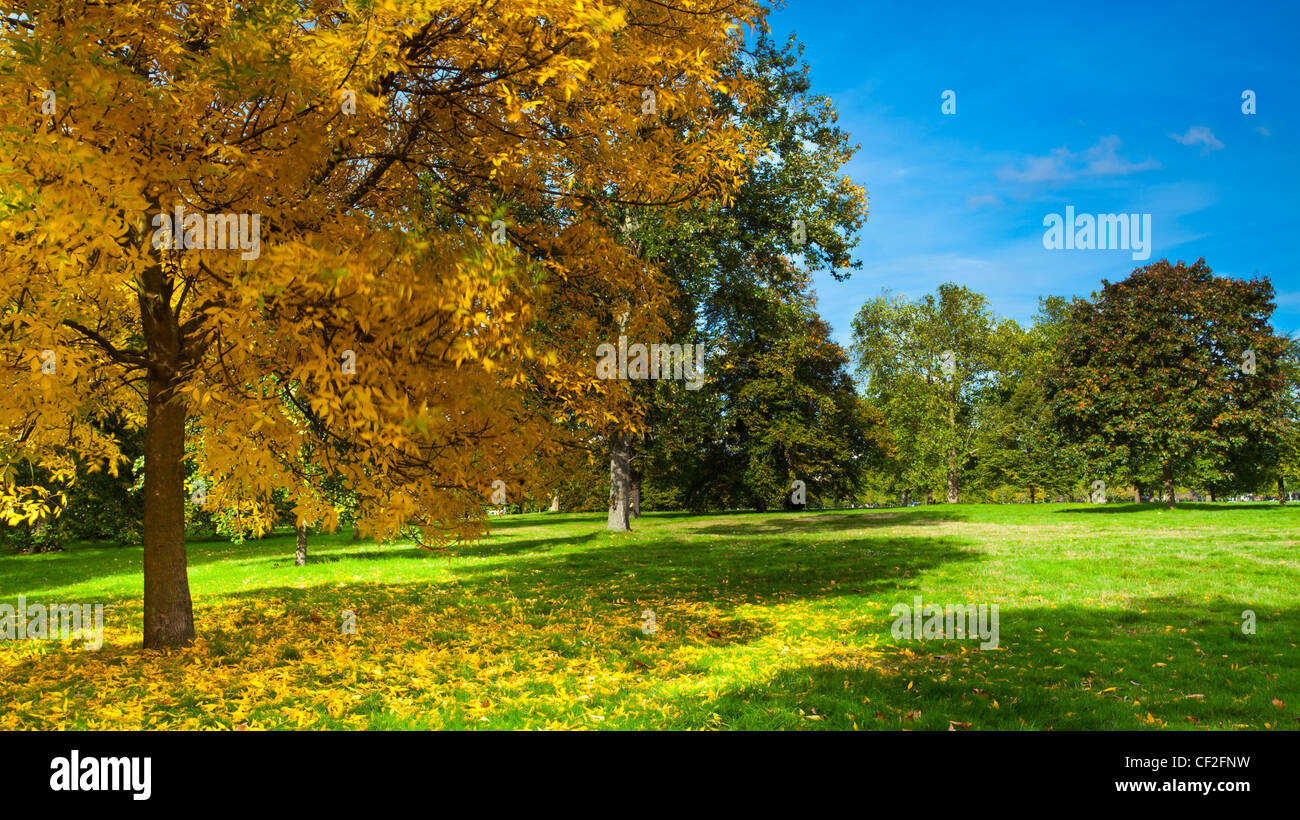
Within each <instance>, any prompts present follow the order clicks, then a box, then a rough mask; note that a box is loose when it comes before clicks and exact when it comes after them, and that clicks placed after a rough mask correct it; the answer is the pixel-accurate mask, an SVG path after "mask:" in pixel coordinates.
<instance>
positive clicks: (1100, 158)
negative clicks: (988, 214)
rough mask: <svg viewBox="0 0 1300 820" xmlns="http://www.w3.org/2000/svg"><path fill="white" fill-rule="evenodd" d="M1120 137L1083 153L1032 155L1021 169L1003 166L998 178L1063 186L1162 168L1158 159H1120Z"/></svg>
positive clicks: (1058, 150) (1062, 150) (1063, 150)
mask: <svg viewBox="0 0 1300 820" xmlns="http://www.w3.org/2000/svg"><path fill="white" fill-rule="evenodd" d="M1120 144H1121V140H1120V138H1119V137H1117V136H1114V135H1111V136H1109V137H1102V138H1101V139H1099V140H1097V143H1096V144H1095V145H1093V146H1092V147H1091V148H1089V149H1087V150H1086V151H1083V152H1081V153H1076V152H1074V151H1071V150H1070V149H1069V148H1067V147H1061V148H1056V149H1053V150H1052V152H1051V153H1049V154H1048V155H1046V156H1029V157H1026V158H1025V159H1024V161H1023V162H1022V163H1021V166H1020V167H1019V168H1017V167H1013V166H1006V167H1003V168H1002V169H1000V170H999V171H998V177H999V178H1000V179H1003V180H1012V181H1015V182H1036V183H1062V182H1069V181H1071V180H1074V179H1078V178H1080V177H1117V176H1127V175H1128V174H1135V173H1137V172H1139V171H1148V170H1152V169H1155V168H1159V167H1160V163H1159V162H1157V161H1156V160H1154V159H1145V160H1142V161H1141V162H1133V161H1132V160H1129V159H1126V158H1124V157H1122V156H1120V153H1119V147H1120Z"/></svg>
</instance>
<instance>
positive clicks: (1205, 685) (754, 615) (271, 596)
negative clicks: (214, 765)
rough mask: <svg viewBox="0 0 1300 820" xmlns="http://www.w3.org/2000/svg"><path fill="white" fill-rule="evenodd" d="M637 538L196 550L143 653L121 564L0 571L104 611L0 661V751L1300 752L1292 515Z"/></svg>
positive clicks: (794, 527)
mask: <svg viewBox="0 0 1300 820" xmlns="http://www.w3.org/2000/svg"><path fill="white" fill-rule="evenodd" d="M634 526H635V527H636V531H635V532H633V533H626V534H613V533H607V532H605V531H604V516H603V515H581V514H576V515H566V514H536V515H524V516H513V517H510V518H507V519H504V520H497V521H495V522H494V527H495V534H494V536H493V537H492V538H490V539H488V540H485V541H484V542H482V543H480V544H477V545H474V546H471V547H466V548H462V549H461V550H459V551H458V552H457V553H456V554H454V555H452V556H450V557H448V556H438V555H433V554H430V553H426V552H423V551H421V550H418V549H414V548H410V547H404V546H383V547H381V546H376V545H374V544H367V543H356V542H352V541H350V540H349V539H348V538H347V537H346V536H344V535H337V536H331V535H313V536H312V537H311V543H310V558H309V562H308V564H307V566H305V567H296V566H294V563H293V538H292V536H291V535H290V534H284V535H278V536H276V537H271V538H267V539H265V540H263V541H259V542H251V543H247V544H242V545H236V544H229V543H225V542H222V541H208V542H197V543H192V544H191V545H190V582H191V589H192V591H193V595H194V600H195V610H196V619H197V622H198V630H199V634H200V638H199V641H198V643H197V644H196V646H195V647H193V648H191V649H186V650H172V651H167V652H144V651H142V650H140V649H139V645H140V632H139V629H140V626H139V623H140V613H141V604H140V590H141V579H140V574H139V570H140V563H141V552H140V549H139V548H138V547H137V548H130V547H118V546H113V545H104V544H81V545H74V546H73V547H71V548H70V549H68V551H66V552H63V553H56V554H52V555H32V556H16V555H6V556H4V557H0V602H7V603H13V602H14V599H15V598H16V596H18V595H20V594H22V595H25V596H26V597H27V599H28V602H29V603H32V602H45V601H50V602H103V603H105V604H108V605H109V606H110V607H111V608H110V610H109V611H108V614H107V617H106V629H105V645H104V647H103V648H102V649H100V650H98V651H90V650H86V649H84V648H82V647H81V645H80V643H79V642H73V641H65V642H59V641H5V642H0V679H3V681H4V684H3V687H0V729H46V728H116V729H137V728H228V729H229V728H234V729H245V728H249V729H257V728H366V729H426V728H436V729H442V728H488V729H506V728H511V729H513V728H530V729H531V728H600V729H699V728H721V729H855V728H857V729H933V730H947V729H949V728H957V729H967V728H969V729H971V730H979V729H1147V728H1157V729H1159V728H1164V729H1179V728H1214V729H1237V728H1249V729H1297V728H1300V651H1298V650H1297V641H1298V640H1300V558H1298V557H1297V545H1298V544H1300V509H1297V508H1295V507H1294V506H1289V507H1278V506H1276V505H1267V504H1218V505H1211V504H1186V505H1182V506H1180V507H1179V508H1178V509H1176V510H1173V511H1166V510H1164V509H1163V507H1160V506H1158V505H1135V504H1110V505H1106V506H1087V505H1071V504H1040V505H1032V506H1027V505H1005V506H1003V505H944V506H937V507H919V508H908V509H894V510H857V511H842V512H824V513H793V514H780V513H775V514H774V513H769V514H765V515H759V514H726V515H709V516H688V515H681V514H650V515H647V516H646V517H645V518H642V519H640V520H638V521H636V522H634ZM915 595H921V596H922V597H923V598H924V600H925V601H926V602H927V603H937V604H941V605H942V604H997V605H998V606H999V610H1000V645H999V647H998V648H997V649H990V650H987V651H981V650H980V649H979V641H978V640H977V639H976V640H924V641H923V640H896V639H894V638H893V637H892V635H891V631H890V626H891V624H892V623H893V620H894V619H893V618H892V617H891V615H890V609H891V607H893V606H894V605H895V604H899V603H907V604H910V603H911V602H912V599H913V597H914V596H915ZM646 609H649V610H652V611H653V612H654V613H655V620H656V625H657V627H658V630H657V632H656V633H655V634H653V635H647V634H644V633H643V631H642V629H641V625H642V618H641V614H642V612H643V610H646ZM1248 609H1249V610H1252V611H1253V612H1254V613H1255V614H1256V618H1257V627H1256V629H1257V631H1256V633H1255V634H1253V635H1252V634H1245V633H1244V632H1243V629H1242V613H1243V611H1244V610H1248ZM344 610H351V611H353V612H355V614H356V619H357V620H356V624H357V631H356V634H354V635H346V634H343V633H342V630H341V628H340V623H341V621H340V618H341V615H342V612H343V611H344Z"/></svg>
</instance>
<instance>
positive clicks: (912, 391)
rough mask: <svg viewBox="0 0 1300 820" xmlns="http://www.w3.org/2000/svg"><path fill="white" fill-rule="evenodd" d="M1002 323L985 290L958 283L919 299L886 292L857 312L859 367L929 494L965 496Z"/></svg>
mask: <svg viewBox="0 0 1300 820" xmlns="http://www.w3.org/2000/svg"><path fill="white" fill-rule="evenodd" d="M998 327H999V323H998V320H997V319H996V317H994V315H993V313H992V311H991V310H990V309H989V305H988V300H987V299H986V298H985V297H984V296H982V295H980V294H978V293H975V292H974V291H971V290H969V289H967V288H965V287H961V286H958V285H954V284H951V283H949V284H944V285H941V286H940V287H939V290H938V293H937V294H927V295H926V296H924V297H922V298H921V299H918V300H916V301H908V300H907V299H905V298H903V297H897V298H891V297H890V296H889V295H888V294H885V295H882V296H880V297H879V298H877V299H873V300H871V301H869V302H867V303H866V304H865V305H863V306H862V309H861V310H859V311H858V314H857V316H856V317H855V318H854V320H853V351H854V355H855V357H856V359H857V362H858V373H859V375H860V376H861V377H862V378H863V380H864V381H865V382H866V391H867V396H868V398H869V399H870V400H871V401H872V402H873V403H874V404H875V405H876V406H877V407H879V408H880V410H881V412H882V413H883V414H884V417H885V423H886V425H887V427H888V428H889V431H890V440H891V442H892V453H891V460H892V461H893V463H894V464H895V475H896V477H897V479H898V481H899V484H900V485H901V486H902V487H903V488H904V489H905V490H912V489H921V490H925V491H926V493H927V498H928V497H929V496H930V494H931V492H932V491H933V489H934V488H935V487H936V486H942V488H943V489H944V490H945V492H946V498H947V500H948V503H950V504H955V503H957V502H958V501H959V500H960V497H961V496H960V493H961V476H962V472H963V469H964V468H965V467H966V465H967V464H968V463H969V462H970V461H971V460H972V459H974V458H976V457H977V456H978V455H979V453H980V450H981V445H983V444H984V443H985V440H984V439H983V438H982V437H980V436H978V435H976V433H977V429H978V426H977V425H978V421H979V419H980V417H981V415H982V413H983V409H982V408H983V405H984V404H985V403H986V402H987V401H988V400H989V396H990V390H991V387H992V385H993V384H994V381H995V376H996V374H997V372H998V369H999V367H1000V361H1001V358H1002V355H1003V351H1002V350H1001V349H1000V347H999V345H998V344H997V338H998ZM1008 332H1009V331H1008Z"/></svg>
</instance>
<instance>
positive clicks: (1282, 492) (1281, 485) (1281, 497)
mask: <svg viewBox="0 0 1300 820" xmlns="http://www.w3.org/2000/svg"><path fill="white" fill-rule="evenodd" d="M1277 503H1278V504H1280V505H1283V506H1285V505H1286V482H1285V481H1283V480H1282V476H1278V477H1277Z"/></svg>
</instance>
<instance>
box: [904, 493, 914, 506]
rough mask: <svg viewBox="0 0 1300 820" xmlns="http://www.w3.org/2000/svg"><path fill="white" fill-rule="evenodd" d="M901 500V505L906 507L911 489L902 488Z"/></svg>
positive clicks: (910, 495) (910, 496)
mask: <svg viewBox="0 0 1300 820" xmlns="http://www.w3.org/2000/svg"><path fill="white" fill-rule="evenodd" d="M902 500H903V506H904V507H906V506H907V504H908V502H909V501H911V500H912V491H911V490H903V499H902Z"/></svg>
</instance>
